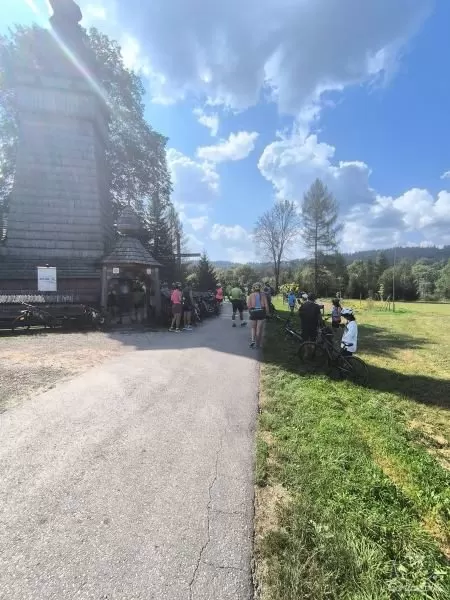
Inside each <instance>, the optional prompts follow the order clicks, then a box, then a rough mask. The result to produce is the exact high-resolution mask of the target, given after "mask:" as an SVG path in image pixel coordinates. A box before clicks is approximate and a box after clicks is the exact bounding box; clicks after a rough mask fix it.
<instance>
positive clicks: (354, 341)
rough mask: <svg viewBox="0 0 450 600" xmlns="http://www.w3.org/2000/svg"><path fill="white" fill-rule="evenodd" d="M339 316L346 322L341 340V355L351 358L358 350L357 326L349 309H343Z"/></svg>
mask: <svg viewBox="0 0 450 600" xmlns="http://www.w3.org/2000/svg"><path fill="white" fill-rule="evenodd" d="M341 316H342V317H343V318H344V319H345V320H346V321H347V322H346V324H345V330H344V335H343V336H342V340H341V347H342V354H343V355H344V356H351V355H352V354H353V353H354V352H356V350H357V348H358V325H357V323H356V319H355V315H354V314H353V310H352V309H351V308H343V309H342V311H341Z"/></svg>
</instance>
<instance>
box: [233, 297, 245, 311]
mask: <svg viewBox="0 0 450 600" xmlns="http://www.w3.org/2000/svg"><path fill="white" fill-rule="evenodd" d="M231 306H232V307H233V314H236V313H237V312H238V313H239V314H240V313H241V312H243V310H244V303H243V302H242V300H232V301H231Z"/></svg>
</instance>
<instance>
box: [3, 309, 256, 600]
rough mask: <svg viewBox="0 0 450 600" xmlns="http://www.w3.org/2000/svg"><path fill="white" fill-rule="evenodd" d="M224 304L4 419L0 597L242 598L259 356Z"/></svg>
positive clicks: (144, 340)
mask: <svg viewBox="0 0 450 600" xmlns="http://www.w3.org/2000/svg"><path fill="white" fill-rule="evenodd" d="M224 309H225V311H224V314H223V315H222V317H221V318H218V319H215V320H211V321H209V322H207V323H205V324H203V325H201V326H200V327H199V328H198V329H197V330H195V331H193V332H184V333H182V334H175V333H149V334H146V333H142V334H135V333H133V334H124V333H121V334H119V333H116V334H114V333H112V334H110V335H111V336H115V337H117V338H118V339H120V340H121V341H122V342H123V343H126V344H130V345H132V346H133V351H132V352H127V353H125V354H123V355H122V356H120V357H116V358H113V359H111V360H109V361H107V362H105V363H103V364H102V365H101V366H97V367H95V368H93V369H92V370H90V371H88V372H86V373H84V374H83V375H80V376H77V377H76V378H74V379H72V380H71V381H69V382H65V383H61V384H59V385H57V387H55V388H54V389H52V390H50V391H48V392H46V393H44V394H41V395H38V396H36V397H33V398H32V399H31V400H26V401H24V402H23V403H22V404H21V405H19V406H17V407H15V408H13V409H11V410H9V411H6V412H5V413H4V414H2V415H0V598H1V599H2V600H3V599H4V600H53V599H55V600H65V599H72V598H73V599H77V600H87V599H95V600H138V599H139V600H141V599H142V600H144V599H145V600H150V599H155V600H156V599H158V600H178V599H180V600H191V599H192V600H215V599H217V600H219V599H220V600H231V599H233V600H241V599H242V600H250V598H251V597H252V585H251V554H252V537H253V525H252V523H253V471H254V464H253V463H254V430H255V421H256V413H257V394H258V384H259V365H258V361H257V355H256V354H255V351H252V350H250V349H249V347H248V336H249V332H248V330H247V328H242V329H241V328H240V327H237V328H232V327H231V320H230V316H229V310H230V309H229V306H225V307H224Z"/></svg>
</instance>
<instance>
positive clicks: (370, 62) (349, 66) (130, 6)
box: [82, 0, 433, 114]
mask: <svg viewBox="0 0 450 600" xmlns="http://www.w3.org/2000/svg"><path fill="white" fill-rule="evenodd" d="M90 3H91V4H92V1H91V2H90ZM82 4H84V3H83V2H82ZM102 4H103V5H105V6H106V7H107V9H108V13H109V8H110V7H113V8H114V9H115V10H116V11H117V17H116V23H115V28H116V31H124V30H125V31H128V33H130V34H131V35H133V37H136V38H137V39H139V40H140V42H141V44H142V48H143V52H144V53H145V56H147V57H149V58H150V60H151V64H152V70H153V72H154V73H158V74H160V75H161V77H160V79H159V80H155V81H153V86H154V90H153V91H154V93H155V95H156V97H158V98H171V99H176V98H181V97H184V96H185V95H186V94H187V93H193V94H194V95H196V96H197V97H202V96H203V97H206V98H210V100H211V102H212V103H213V104H214V103H215V104H217V103H224V104H227V105H229V106H232V107H234V108H238V109H242V108H247V107H248V106H251V105H254V104H256V103H257V102H258V100H259V99H260V96H261V92H266V93H267V91H268V92H269V93H270V94H271V95H272V97H274V98H275V99H276V100H277V102H278V104H279V107H280V109H281V110H282V111H285V112H289V113H292V114H296V113H297V112H298V111H299V110H300V109H301V108H303V107H304V106H306V105H311V104H314V103H315V102H317V100H318V99H319V98H320V96H321V95H322V94H323V93H325V92H327V91H329V90H342V89H343V87H345V86H347V85H351V84H357V83H360V82H362V81H367V80H373V78H378V79H379V78H380V77H383V76H385V75H386V74H387V75H389V74H390V73H392V72H393V71H394V70H395V68H396V65H397V62H398V58H399V56H400V55H401V52H402V50H403V48H404V46H405V43H406V41H407V40H408V39H409V38H410V36H411V35H412V34H414V33H415V32H416V31H417V29H418V27H419V26H420V24H421V23H422V22H423V20H424V18H425V16H426V15H427V12H428V11H429V10H430V8H431V7H432V6H433V0H396V1H395V2H392V0H365V1H364V2H361V0H340V1H339V2H330V1H329V0H302V1H300V0H246V1H245V2H242V0H229V1H228V2H226V3H217V2H211V1H210V0H170V1H169V2H167V1H166V0H153V1H152V2H148V3H145V4H144V5H142V4H138V2H137V0H129V1H128V2H126V3H123V2H119V1H118V0H103V3H102ZM111 27H112V25H111Z"/></svg>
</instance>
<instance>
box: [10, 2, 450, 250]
mask: <svg viewBox="0 0 450 600" xmlns="http://www.w3.org/2000/svg"><path fill="white" fill-rule="evenodd" d="M78 3H79V5H80V6H81V8H82V10H83V14H84V21H83V24H84V25H85V26H89V25H96V26H97V27H99V28H100V29H102V30H103V31H105V32H106V33H108V34H109V35H110V36H112V37H114V38H116V39H117V40H119V42H120V43H121V45H122V48H123V54H124V58H125V60H126V62H127V64H128V65H129V66H130V67H132V68H134V69H135V70H137V71H138V72H139V73H140V74H141V76H142V77H143V80H144V83H145V86H146V89H147V97H146V100H147V108H146V114H147V118H148V120H149V121H150V122H151V124H152V126H153V127H154V128H155V129H157V130H159V131H161V132H162V133H163V134H165V135H167V136H168V137H169V151H168V161H169V166H170V168H171V172H172V179H173V183H174V201H175V202H176V204H177V206H178V208H179V210H180V213H181V216H182V219H183V223H184V226H185V230H186V233H187V235H188V239H189V247H190V248H191V249H192V250H195V251H197V250H201V249H203V248H206V249H207V251H208V252H209V254H210V256H211V257H212V258H213V259H227V260H238V261H241V260H252V259H254V258H255V257H257V254H256V255H255V248H254V246H253V243H252V240H251V231H252V227H253V224H254V221H255V219H256V217H257V216H258V215H259V214H261V213H262V212H263V211H264V210H266V209H268V208H269V207H270V206H271V205H272V204H273V202H274V201H275V199H276V198H289V199H292V200H294V201H296V202H301V199H302V197H303V194H304V192H305V190H306V189H307V188H308V187H309V185H310V184H311V183H312V181H313V179H314V178H315V177H321V178H322V179H323V180H324V181H325V183H327V185H328V186H329V187H330V189H331V190H332V192H333V193H334V194H335V196H336V198H337V200H338V202H339V205H340V210H341V218H342V220H343V221H344V225H345V226H344V231H343V237H342V248H343V249H344V250H359V249H366V248H374V247H386V246H391V245H393V244H404V245H407V244H424V245H429V244H437V245H442V244H449V243H450V144H449V142H448V139H449V136H450V111H449V110H448V107H449V106H450V78H449V77H448V56H450V37H449V36H448V31H447V25H446V24H448V23H450V2H447V1H445V0H436V1H434V0H395V2H392V0H365V2H361V1H360V0H340V1H339V2H335V1H332V0H246V2H245V3H243V2H241V1H238V0H228V2H227V3H214V2H211V0H151V1H150V0H148V1H147V0H140V1H139V2H138V1H137V0H128V1H127V2H126V3H125V2H119V0H81V1H79V2H78ZM47 18H48V9H47V5H46V2H45V0H3V1H2V3H1V5H0V24H1V28H2V29H3V30H4V29H5V28H6V27H7V26H9V25H11V24H13V23H15V22H20V23H26V22H30V21H32V20H38V21H39V20H41V22H45V20H46V19H47ZM447 172H448V174H447V176H445V174H446V173H447ZM303 252H304V250H303V248H302V247H301V244H300V242H299V244H298V246H297V247H296V248H295V249H294V250H293V252H292V255H293V256H299V255H301V254H302V253H303Z"/></svg>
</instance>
